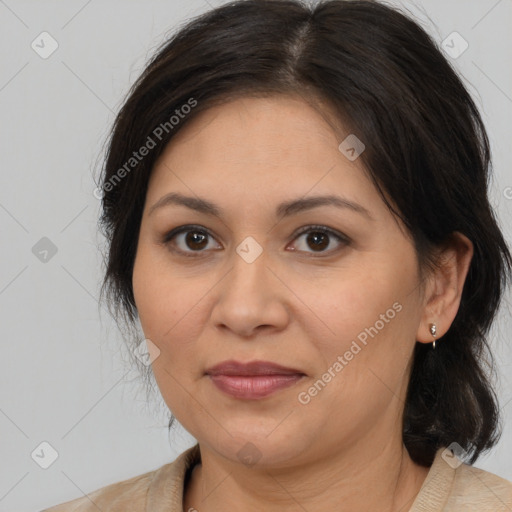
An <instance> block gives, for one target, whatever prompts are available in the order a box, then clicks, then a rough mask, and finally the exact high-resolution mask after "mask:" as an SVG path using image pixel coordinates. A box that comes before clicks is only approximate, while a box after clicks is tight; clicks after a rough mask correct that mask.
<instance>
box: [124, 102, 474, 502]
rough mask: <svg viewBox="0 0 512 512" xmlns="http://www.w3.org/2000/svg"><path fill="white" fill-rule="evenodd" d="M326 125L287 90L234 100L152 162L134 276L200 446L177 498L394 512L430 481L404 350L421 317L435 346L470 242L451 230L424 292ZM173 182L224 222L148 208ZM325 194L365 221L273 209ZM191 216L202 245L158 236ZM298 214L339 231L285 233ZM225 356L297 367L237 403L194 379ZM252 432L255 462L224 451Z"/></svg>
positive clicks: (164, 380)
mask: <svg viewBox="0 0 512 512" xmlns="http://www.w3.org/2000/svg"><path fill="white" fill-rule="evenodd" d="M326 119H327V118H326V116H325V115H322V114H321V113H320V111H319V110H318V109H316V108H313V106H311V105H310V104H309V103H306V102H304V101H303V100H302V99H301V98H300V97H293V96H272V97H267V98H263V97H245V98H238V99H235V100H233V101H231V102H230V103H227V104H224V105H221V106H217V107H213V108H211V109H209V110H206V111H204V112H202V113H200V114H199V116H198V117H197V118H195V119H193V120H191V122H190V124H187V125H186V126H185V127H183V129H182V131H180V132H179V133H178V134H177V135H176V137H175V138H174V139H173V140H172V141H171V142H170V143H169V145H168V147H167V148H166V150H165V152H164V153H163V154H162V155H161V157H160V158H159V160H158V161H157V162H156V165H155V167H154V169H153V172H152V176H151V179H150V183H149V187H148V191H147V196H146V202H145V207H144V213H143V218H142V224H141V229H140V234H139V240H138V247H137V255H136V260H135V265H134V271H133V287H134V296H135V301H136V306H137V310H138V312H139V319H140V322H141V326H142V329H143V331H144V334H145V336H146V338H148V339H150V340H151V341H152V342H153V343H154V344H155V345H156V346H157V347H158V349H159V350H160V353H159V355H158V357H157V358H156V359H155V360H154V361H153V371H154V374H155V378H156V381H157V384H158V386H159V389H160V391H161V393H162V396H163V398H164V400H165V402H166V404H167V405H168V407H169V408H170V410H172V412H173V414H174V415H175V416H176V418H177V419H178V421H179V422H180V423H181V424H182V425H183V426H184V427H185V429H186V430H187V431H188V432H190V433H191V434H192V435H193V436H194V437H195V438H196V439H197V440H198V442H199V444H200V447H201V457H202V464H200V465H198V466H196V467H195V469H194V471H193V472H192V476H191V478H190V482H189V483H188V485H187V487H186V490H185V496H184V506H185V508H184V510H189V509H190V508H191V507H193V508H194V509H196V510H198V511H200V512H202V511H220V510H229V509H230V508H231V507H233V508H235V509H237V510H244V511H261V510H265V511H270V512H273V511H283V510H284V511H295V510H297V511H298V510H304V509H306V510H308V512H314V511H320V510H322V511H324V510H328V509H334V508H336V509H339V506H340V504H341V503H342V504H343V505H344V506H343V510H351V511H352V512H358V511H368V510H379V511H384V512H385V511H395V510H396V511H398V510H404V511H405V510H408V507H409V506H410V505H411V503H412V501H413V500H414V498H415V496H416V494H417V493H418V491H419V489H420V487H421V485H422V483H423V481H424V479H425V477H426V475H427V472H428V468H424V467H420V466H418V465H416V464H414V463H413V462H412V460H411V459H410V458H409V456H408V453H407V450H406V449H405V447H404V445H403V443H402V431H401V428H402V427H401V425H402V423H401V421H402V413H403V407H404V400H405V394H406V390H407V383H408V379H409V369H410V362H411V356H412V352H413V349H414V346H415V343H416V341H419V342H422V343H431V342H432V341H433V338H432V336H431V334H430V332H429V324H430V323H431V322H433V323H435V324H436V325H437V333H438V334H437V340H438V341H437V343H442V342H443V340H442V339H441V338H442V336H443V335H444V334H445V333H446V331H447V330H448V329H449V327H450V325H451V323H452V321H453V319H454V318H455V315H456V313H457V310H458V307H459V303H460V297H461V293H462V287H463V284H464V279H465V278H466V275H467V270H468V266H469V263H470V260H471V257H472V254H473V247H472V244H471V242H470V241H469V240H468V239H467V238H465V237H464V236H462V235H459V234H456V235H455V236H454V237H453V243H451V244H449V245H446V247H444V248H443V251H444V252H442V254H441V257H442V261H443V266H442V267H441V269H440V270H439V271H437V272H436V273H434V274H432V275H429V276H428V277H427V279H426V281H425V287H424V289H423V288H422V287H421V286H420V277H419V273H418V272H419V268H418V260H417V255H416V252H415V249H414V246H413V243H412V241H411V239H410V237H409V236H408V234H407V232H406V230H405V228H404V227H403V225H401V223H400V222H399V221H398V220H397V219H396V218H395V217H394V216H393V215H392V214H391V213H390V211H389V210H388V209H387V207H386V206H385V204H384V202H383V201H382V199H381V197H380V196H379V194H378V192H377V190H376V189H375V187H374V186H373V184H372V183H371V182H370V180H369V179H368V177H367V176H366V174H365V172H364V169H363V167H362V163H361V159H356V160H355V161H353V162H352V161H350V160H349V159H347V158H346V157H345V156H344V154H343V153H342V152H340V150H339V149H338V146H339V144H340V142H341V141H342V140H343V139H344V138H345V137H346V136H347V135H348V134H349V133H350V131H349V130H343V129H342V128H340V129H334V128H333V124H332V123H329V122H327V121H326ZM363 142H364V141H363ZM169 192H179V193H182V194H184V195H187V196H192V197H201V198H204V199H207V200H208V201H211V202H213V203H215V204H216V205H218V206H219V207H220V208H221V209H222V210H223V216H222V217H221V218H217V217H214V216H211V215H207V214H204V213H200V212H197V211H194V210H191V209H189V208H187V207H185V206H180V205H170V206H166V207H162V208H159V209H156V210H154V211H153V212H152V213H151V215H150V214H149V210H150V208H151V206H152V205H154V204H155V203H156V202H157V201H158V200H159V199H160V198H161V197H162V196H164V195H165V194H167V193H169ZM328 194H336V195H339V196H343V197H344V198H346V199H348V200H350V201H353V202H356V203H358V204H360V205H361V206H363V207H364V208H366V209H367V210H368V211H369V213H370V215H371V217H372V218H373V219H369V218H367V217H366V216H364V215H362V214H360V213H357V212H355V211H352V210H351V209H348V208H344V209H340V208H336V207H334V206H321V207H317V208H315V209H312V210H309V211H303V212H300V213H297V214H295V215H292V216H290V217H287V218H277V217H276V216H275V209H276V207H277V205H278V204H280V203H281V202H283V201H289V200H292V199H300V198H304V197H311V196H316V195H328ZM188 224H194V225H199V226H200V227H201V228H202V230H203V232H204V230H207V231H209V232H210V233H211V236H207V238H206V239H201V238H199V242H198V240H197V239H195V238H191V237H193V232H194V228H190V230H191V231H192V233H188V237H189V240H188V243H187V238H186V236H187V233H182V234H178V235H176V237H174V239H173V240H171V241H169V242H168V243H167V245H166V244H165V243H163V239H164V237H165V235H166V233H168V232H169V231H170V230H171V229H174V228H176V227H179V226H184V225H188ZM311 225H320V226H325V227H326V228H330V229H331V230H333V231H335V232H339V233H340V234H341V235H344V236H346V237H348V238H349V242H348V243H343V242H341V241H337V240H336V238H335V237H333V236H331V235H328V234H323V237H322V234H320V236H321V238H320V244H319V245H320V248H319V247H318V245H315V240H314V239H312V236H311V234H312V233H315V232H318V229H317V228H312V229H311V230H310V231H309V232H307V233H305V234H300V235H295V233H296V232H297V230H298V229H300V228H303V227H307V226H311ZM196 231H197V230H196ZM308 234H309V235H310V236H309V237H308ZM248 236H251V237H253V239H254V240H256V242H257V243H258V244H259V246H260V247H261V249H262V253H261V254H260V255H259V257H258V258H256V259H255V260H254V261H253V262H252V263H248V262H247V261H246V260H245V259H244V258H242V257H241V256H240V255H239V254H238V253H237V251H236V249H237V247H238V246H239V245H240V244H241V242H242V241H244V239H246V237H248ZM308 238H309V240H308ZM198 248H199V249H198ZM180 250H181V251H182V252H181V253H180ZM251 250H253V249H251ZM184 254H192V256H191V257H187V256H185V255H184ZM393 304H395V313H396V314H395V315H394V318H392V319H389V316H391V315H390V314H389V313H388V314H387V313H386V312H387V311H389V310H390V309H393ZM396 304H399V305H400V306H401V309H400V311H399V312H396V308H397V306H396ZM381 315H384V316H385V317H386V318H387V319H388V321H384V320H382V316H381ZM379 320H381V323H382V324H384V326H383V327H382V328H380V329H379V327H380V325H381V323H379V324H376V322H377V321H379ZM376 325H378V326H379V327H377V330H378V332H377V334H373V336H368V340H367V344H366V345H363V344H362V343H358V345H359V346H360V347H361V350H360V351H358V352H357V354H355V355H354V356H353V358H351V360H350V361H347V359H346V358H345V359H344V360H345V361H346V362H347V364H346V365H343V369H342V370H341V371H338V372H336V371H334V372H333V373H334V374H335V376H334V377H332V378H331V380H330V382H328V383H327V384H326V385H325V386H324V387H323V388H321V390H320V391H318V392H317V394H316V395H315V396H312V397H311V399H310V401H309V402H308V403H307V404H304V403H301V402H300V401H299V400H298V395H299V393H301V392H307V391H308V389H309V388H311V386H312V385H313V384H314V383H315V382H316V381H318V379H320V378H321V376H322V375H323V374H324V373H325V372H327V371H328V369H329V368H332V367H333V365H334V363H335V362H336V361H337V360H338V361H339V359H338V356H342V357H343V356H344V354H345V353H346V352H347V351H348V350H349V349H350V347H351V346H353V345H352V342H353V341H354V340H357V339H358V335H360V333H361V332H363V331H365V329H366V328H370V327H371V326H376ZM227 359H235V360H238V361H243V362H247V361H252V360H256V359H258V360H267V361H272V362H275V363H278V364H282V365H284V366H289V367H293V368H297V369H300V370H301V371H302V372H303V373H305V374H306V377H305V378H303V380H302V381H301V382H298V383H296V384H295V385H293V386H292V387H288V388H285V389H283V390H280V391H278V392H276V393H274V394H272V395H270V396H268V397H266V398H265V399H262V400H242V399H237V398H233V397H231V396H228V395H226V394H224V393H223V392H221V391H220V390H218V389H217V388H216V387H215V386H214V385H213V384H212V382H211V380H210V378H209V377H208V376H207V375H205V370H206V369H207V368H208V367H210V366H212V365H214V364H217V363H219V362H221V361H224V360H227ZM331 375H332V373H331ZM302 396H304V395H302ZM248 442H250V443H252V444H253V445H254V446H255V447H256V450H257V452H255V453H257V454H258V456H259V460H258V461H257V463H256V464H254V465H251V466H249V465H247V464H244V463H243V461H242V460H241V459H240V458H239V456H238V455H237V453H238V451H239V450H241V449H242V448H243V447H244V446H245V447H246V448H245V449H247V443H248ZM252 450H253V452H254V450H255V449H254V448H252ZM302 507H303V508H302Z"/></svg>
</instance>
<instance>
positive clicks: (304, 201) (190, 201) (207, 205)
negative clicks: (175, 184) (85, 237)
mask: <svg viewBox="0 0 512 512" xmlns="http://www.w3.org/2000/svg"><path fill="white" fill-rule="evenodd" d="M170 205H180V206H185V207H187V208H190V209H191V210H195V211H198V212H200V213H204V214H206V215H211V216H214V217H218V218H221V217H222V216H223V215H224V212H223V210H222V209H221V208H220V207H219V206H217V205H215V204H213V203H212V202H210V201H207V200H206V199H202V198H199V197H190V196H185V195H183V194H180V193H178V192H171V193H169V194H166V195H165V196H163V197H161V198H160V199H159V200H158V201H157V202H156V203H155V204H154V205H153V206H151V208H150V209H149V212H148V216H149V215H151V214H152V213H153V212H154V211H155V210H157V209H160V208H163V207H165V206H170ZM319 206H335V207H337V208H343V209H349V210H352V211H353V212H356V213H359V214H361V215H363V216H365V217H367V218H368V219H369V220H375V219H374V218H373V217H372V215H371V214H370V212H369V211H368V210H367V209H366V208H364V207H363V206H361V205H360V204H358V203H354V202H353V201H350V200H348V199H345V198H343V197H340V196H335V195H327V196H313V197H307V198H301V199H295V200H291V201H286V202H284V203H281V204H280V205H279V206H278V207H277V208H276V212H275V215H276V217H289V216H291V215H295V214H297V213H300V212H304V211H307V210H311V209H313V208H318V207H319Z"/></svg>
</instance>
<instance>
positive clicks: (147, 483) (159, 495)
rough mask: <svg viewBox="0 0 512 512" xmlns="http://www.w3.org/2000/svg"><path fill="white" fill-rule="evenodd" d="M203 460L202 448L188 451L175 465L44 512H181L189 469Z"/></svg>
mask: <svg viewBox="0 0 512 512" xmlns="http://www.w3.org/2000/svg"><path fill="white" fill-rule="evenodd" d="M198 460H200V451H199V445H198V444H196V445H195V446H193V447H192V448H189V449H188V450H185V451H184V452H183V453H181V454H180V455H179V456H178V457H177V458H176V459H175V460H174V461H173V462H170V463H168V464H165V465H163V466H161V467H159V468H158V469H155V470H153V471H148V472H147V473H143V474H141V475H137V476H134V477H132V478H129V479H127V480H122V481H121V482H116V483H113V484H110V485H107V486H105V487H102V488H100V489H97V490H95V491H94V492H90V493H88V494H86V495H84V496H82V497H80V498H77V499H74V500H71V501H66V502H65V503H61V504H59V505H56V506H54V507H51V508H46V509H44V510H42V511H41V512H98V510H105V511H107V510H108V511H109V512H144V511H145V510H146V509H147V510H152V511H156V510H157V509H158V510H164V508H162V507H163V504H164V503H165V504H166V507H165V510H166V511H169V512H173V511H174V510H180V511H181V504H182V501H181V499H182V495H183V485H184V480H185V475H186V472H187V470H188V469H189V468H190V467H191V466H192V465H193V464H194V463H195V462H197V461H198Z"/></svg>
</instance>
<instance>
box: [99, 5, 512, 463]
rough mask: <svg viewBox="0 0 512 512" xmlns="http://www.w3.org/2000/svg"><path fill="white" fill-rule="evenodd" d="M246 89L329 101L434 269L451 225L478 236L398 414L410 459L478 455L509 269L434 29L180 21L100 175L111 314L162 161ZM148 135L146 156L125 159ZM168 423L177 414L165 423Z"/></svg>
mask: <svg viewBox="0 0 512 512" xmlns="http://www.w3.org/2000/svg"><path fill="white" fill-rule="evenodd" d="M251 94H253V95H257V94H294V95H296V94H300V95H301V96H302V97H303V98H304V99H306V100H307V101H311V102H314V101H315V100H320V101H322V102H323V104H327V105H329V107H330V111H331V112H333V113H334V114H335V115H336V116H338V119H339V120H341V121H342V122H343V123H344V125H345V126H348V127H350V132H348V133H354V134H355V135H356V136H357V137H358V138H359V139H361V140H362V141H363V142H364V144H365V145H366V150H365V151H364V152H363V153H362V154H361V156H360V158H361V159H362V161H363V163H364V166H365V168H366V171H367V172H368V175H369V176H370V178H371V179H372V181H373V183H374V184H375V186H376V187H377V189H378V191H379V193H380V194H381V196H382V198H383V200H384V201H385V203H386V204H387V205H388V207H389V208H390V209H391V211H392V212H394V213H395V214H396V215H398V216H399V217H400V218H401V219H402V221H403V222H404V223H405V225H406V227H407V228H408V230H409V231H410V233H411V235H412V237H413V240H414V243H415V247H416V250H417V254H418V261H419V263H420V264H421V269H422V272H423V270H425V272H427V271H428V270H431V269H433V268H434V267H435V265H436V261H435V249H436V248H437V247H439V245H440V244H442V243H443V242H444V241H446V240H447V239H448V238H449V237H450V235H451V234H452V233H453V232H455V231H458V232H460V233H463V234H464V235H466V236H467V237H468V238H469V239H470V240H471V241H472V242H473V244H474V257H473V260H472V262H471V266H470V269H469V274H468V276H467V280H466V283H465V286H464V290H463V294H462V300H461V304H460V308H459V311H458V313H457V316H456V318H455V320H454V321H453V323H452V325H451V327H450V329H449V331H448V332H447V333H446V335H445V336H444V337H443V338H442V339H441V340H439V341H438V343H437V346H436V349H435V351H434V350H432V348H431V345H429V344H422V343H417V344H416V346H415V349H414V355H413V361H412V370H411V376H410V383H409V387H408V394H407V399H406V404H405V409H404V416H403V440H404V443H405V445H406V447H407V449H408V451H409V454H410V456H411V457H412V459H413V460H414V461H415V462H417V463H419V464H421V465H424V466H429V465H431V463H432V461H433V458H434V455H435V453H436V450H437V449H439V448H440V447H444V446H449V445H450V444H451V443H452V442H457V443H458V444H459V445H460V446H461V447H462V448H463V449H464V450H465V451H466V452H467V455H468V459H469V462H470V463H473V462H474V461H475V460H476V458H477V457H478V456H479V454H480V453H481V452H482V451H484V450H486V449H489V448H490V447H492V446H493V445H494V444H495V443H496V442H497V440H498V438H499V435H500V433H499V430H500V428H499V423H500V422H499V409H498V401H497V397H496V395H495V393H494V391H493V388H492V385H491V377H492V375H493V372H494V363H493V358H492V354H491V352H490V350H489V346H488V342H487V335H488V332H489V329H490V326H491V324H492V322H493V320H494V318H495V316H496V313H497V312H498V309H499V305H500V301H501V298H502V294H503V292H504V290H505V287H506V285H507V283H508V281H509V280H510V277H511V267H512V257H511V254H510V252H509V249H508V247H507V244H506V242H505V240H504V237H503V235H502V233H501V231H500V228H499V227H498V224H497V220H496V218H495V214H494V212H493V210H492V208H491V206H490V204H489V200H488V197H487V187H488V182H489V178H490V174H489V173H490V150H489V141H488V137H487V134H486V131H485V128H484V125H483V122H482V120H481V117H480V115H479V112H478V110H477V108H476V106H475V104H474V102H473V101H472V99H471V97H470V95H469V93H468V92H467V90H466V89H465V87H464V85H463V83H462V82H461V80H460V78H459V77H458V76H457V74H456V72H455V71H454V70H453V69H452V67H451V65H450V64H449V63H448V62H447V60H446V58H445V57H444V56H443V54H442V53H441V51H440V50H439V49H438V47H437V46H436V44H435V43H434V41H433V40H432V39H431V38H430V37H429V36H428V35H427V34H426V32H425V31H424V30H423V29H422V28H421V27H420V26H419V25H418V24H417V23H416V22H415V21H413V20H412V19H411V18H410V17H409V16H407V15H405V14H402V13H401V12H399V11H398V10H396V9H393V8H390V7H387V6H385V5H383V4H380V3H378V2H374V1H346V0H345V1H344V0H331V1H324V2H318V3H316V4H315V5H313V6H308V5H306V4H304V3H302V2H300V1H294V0H282V1H280V0H245V1H243V0H242V1H235V2H232V3H229V4H225V5H223V6H221V7H219V8H217V9H214V10H211V11H210V12H207V13H206V14H204V15H201V16H199V17H197V18H195V19H193V20H192V21H190V22H188V23H187V24H186V25H184V26H182V27H181V28H180V30H179V31H178V32H177V33H176V34H174V35H173V36H172V37H171V38H170V39H169V40H167V41H165V43H164V44H163V45H162V46H161V47H160V48H159V49H158V51H157V52H156V53H155V55H154V57H153V58H152V59H151V60H150V62H149V63H148V64H147V66H146V68H145V69H144V71H143V72H142V74H141V76H140V77H139V78H138V79H137V80H136V82H135V83H134V84H133V86H132V87H131V89H130V91H129V93H128V96H127V99H126V100H125V102H124V104H123V106H122V108H121V109H120V112H119V114H118V115H117V118H116V119H115V122H114V125H113V128H112V132H111V134H110V137H109V140H108V151H107V155H106V159H105V165H104V169H103V172H102V176H101V184H100V185H99V187H100V189H101V190H102V193H103V196H102V208H103V210H102V216H101V219H100V226H101V228H102V230H103V233H104V235H105V237H106V240H107V242H108V254H106V255H105V256H104V257H105V265H106V272H105V277H104V282H103V286H102V289H101V296H102V297H103V295H104V293H105V292H106V293H107V296H108V299H109V310H110V311H111V313H112V314H113V315H114V318H115V319H116V320H117V321H118V325H120V324H121V322H119V320H121V318H122V320H124V325H128V324H132V325H133V324H134V322H135V320H136V319H137V311H136V306H135V302H134V297H133V290H132V272H133V263H134V258H135V253H136V248H137V241H138V233H139V229H140V222H141V217H142V211H143V207H144V202H145V196H146V191H147V185H148V180H149V177H150V174H151V170H152V168H153V166H154V164H155V161H156V160H157V158H158V157H159V155H160V154H161V153H162V151H163V149H164V148H165V146H166V144H167V143H168V142H169V141H170V140H171V138H172V137H173V135H174V134H176V133H177V132H178V131H179V130H181V129H182V128H183V127H184V126H186V124H187V123H188V122H190V120H191V119H193V118H194V117H195V116H196V115H197V113H199V112H201V111H203V110H205V109H208V108H210V107H211V106H213V105H217V104H222V102H227V101H230V100H232V99H234V98H235V97H239V96H243V95H251ZM184 105H189V106H190V105H194V107H193V108H192V107H190V108H188V107H187V108H184ZM173 115H174V117H175V118H174V120H171V116H173ZM178 117H179V120H178ZM348 133H347V135H348ZM149 140H151V141H152V143H153V144H152V146H153V147H152V148H151V150H150V151H149V153H148V154H146V156H144V158H141V159H140V161H139V160H137V162H134V161H132V160H130V159H131V158H132V157H133V152H134V151H137V150H138V149H139V148H141V147H143V146H146V147H148V146H149V145H150V143H149ZM340 142H341V141H340ZM127 162H131V163H130V166H128V167H127ZM130 167H132V168H131V169H130ZM121 169H124V172H120V171H121ZM120 175H121V176H120ZM111 306H113V308H114V311H113V312H112V310H111ZM139 341H140V339H139ZM147 370H148V371H149V372H150V370H151V369H150V367H149V368H147ZM173 421H174V417H173V416H172V413H171V421H170V423H169V428H170V427H171V425H172V423H173Z"/></svg>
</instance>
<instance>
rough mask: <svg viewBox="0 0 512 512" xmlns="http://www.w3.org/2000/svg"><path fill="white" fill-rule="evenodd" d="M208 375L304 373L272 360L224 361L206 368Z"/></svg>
mask: <svg viewBox="0 0 512 512" xmlns="http://www.w3.org/2000/svg"><path fill="white" fill-rule="evenodd" d="M206 373H207V374H208V375H296V374H299V375H304V373H303V372H301V371H300V370H296V369H294V368H287V367H286V366H282V365H280V364H277V363H272V362H271V361H250V362H248V363H242V362H239V361H234V360H230V361H223V362H222V363H219V364H216V365H215V366H212V367H211V368H208V369H207V370H206Z"/></svg>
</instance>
